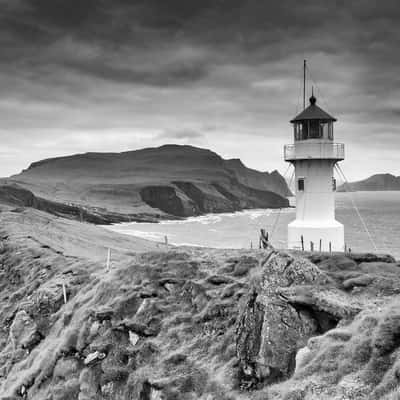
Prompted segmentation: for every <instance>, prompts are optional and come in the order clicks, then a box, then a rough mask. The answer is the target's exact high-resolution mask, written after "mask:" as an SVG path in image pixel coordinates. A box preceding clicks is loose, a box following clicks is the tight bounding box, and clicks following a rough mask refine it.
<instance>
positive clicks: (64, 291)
mask: <svg viewBox="0 0 400 400" xmlns="http://www.w3.org/2000/svg"><path fill="white" fill-rule="evenodd" d="M62 291H63V296H64V304H67V289H66V288H65V283H64V282H63V283H62Z"/></svg>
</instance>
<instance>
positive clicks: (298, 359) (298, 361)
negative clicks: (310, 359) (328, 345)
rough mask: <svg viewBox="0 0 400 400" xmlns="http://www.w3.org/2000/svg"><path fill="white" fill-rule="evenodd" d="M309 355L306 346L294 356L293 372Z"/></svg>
mask: <svg viewBox="0 0 400 400" xmlns="http://www.w3.org/2000/svg"><path fill="white" fill-rule="evenodd" d="M310 353H311V349H310V348H309V347H308V346H304V347H302V348H301V349H299V351H298V352H297V354H296V369H295V372H296V371H297V370H298V369H299V368H301V366H302V365H303V364H304V363H305V362H306V361H307V356H308V355H309V354H310Z"/></svg>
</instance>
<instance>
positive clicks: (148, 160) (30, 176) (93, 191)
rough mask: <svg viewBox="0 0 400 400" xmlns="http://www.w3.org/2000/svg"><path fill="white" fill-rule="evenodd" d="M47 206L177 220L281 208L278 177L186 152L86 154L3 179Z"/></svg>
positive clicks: (284, 190)
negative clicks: (203, 215)
mask: <svg viewBox="0 0 400 400" xmlns="http://www.w3.org/2000/svg"><path fill="white" fill-rule="evenodd" d="M7 182H8V183H16V184H18V185H21V186H22V187H24V188H26V189H28V190H30V191H32V192H33V193H34V194H35V195H37V196H40V197H41V198H44V199H48V200H51V201H56V202H61V203H64V204H65V203H66V204H71V203H72V204H74V205H79V206H82V207H87V208H92V209H93V208H95V209H104V210H106V211H107V212H113V213H120V214H129V215H131V216H132V215H137V214H140V215H141V216H143V215H149V216H151V215H154V214H161V215H163V214H164V215H172V216H178V217H185V216H191V215H199V214H203V213H207V212H229V211H236V210H241V209H245V208H278V207H287V206H288V201H287V199H286V198H285V196H287V195H289V194H290V191H289V189H288V187H287V184H286V182H285V180H284V179H283V177H282V176H281V175H280V174H279V173H278V172H277V171H274V172H272V173H271V174H270V173H268V172H259V171H255V170H252V169H249V168H247V167H245V166H244V165H243V164H242V163H241V161H240V160H224V159H222V158H221V157H220V156H219V155H217V154H216V153H213V152H211V151H209V150H205V149H200V148H196V147H192V146H178V145H165V146H162V147H158V148H148V149H143V150H137V151H129V152H123V153H86V154H77V155H72V156H67V157H59V158H51V159H46V160H42V161H38V162H35V163H33V164H31V165H30V166H29V168H27V169H26V170H24V171H22V172H21V173H20V174H18V175H14V176H12V177H10V178H9V179H7Z"/></svg>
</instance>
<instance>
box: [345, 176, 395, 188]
mask: <svg viewBox="0 0 400 400" xmlns="http://www.w3.org/2000/svg"><path fill="white" fill-rule="evenodd" d="M348 190H351V191H363V190H364V191H379V190H400V176H394V175H392V174H376V175H372V176H370V177H369V178H367V179H364V180H362V181H357V182H350V183H348V184H347V185H341V186H340V187H339V188H338V191H341V192H344V191H348Z"/></svg>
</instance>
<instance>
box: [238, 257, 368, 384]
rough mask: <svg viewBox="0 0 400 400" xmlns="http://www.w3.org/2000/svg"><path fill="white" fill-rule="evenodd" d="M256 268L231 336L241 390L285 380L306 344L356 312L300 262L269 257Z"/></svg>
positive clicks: (326, 280) (325, 279)
mask: <svg viewBox="0 0 400 400" xmlns="http://www.w3.org/2000/svg"><path fill="white" fill-rule="evenodd" d="M350 261H351V260H350ZM261 265H262V271H261V275H260V276H259V277H258V280H257V281H256V282H255V283H254V286H253V287H252V289H251V290H250V292H249V294H248V295H247V298H246V303H245V305H244V307H243V310H242V313H241V315H240V318H239V322H238V325H237V330H236V354H237V358H238V359H239V375H238V376H239V381H240V386H241V387H242V388H245V389H250V388H257V387H259V386H263V385H264V384H272V383H275V382H278V381H281V380H284V379H288V378H289V377H290V376H291V375H292V374H293V372H294V370H295V366H296V356H297V354H298V351H299V349H300V348H302V347H304V346H305V345H306V344H307V341H308V340H309V338H311V337H313V336H315V335H319V334H321V333H324V332H326V331H327V330H329V329H332V328H334V327H336V325H337V323H338V322H339V321H340V320H341V319H342V318H349V317H352V316H354V315H355V314H357V313H358V312H359V311H360V308H359V307H357V305H356V304H353V303H352V301H351V299H350V296H348V295H346V293H345V292H343V291H340V290H339V289H338V288H337V287H335V286H334V285H333V283H332V281H331V279H330V278H329V277H328V276H327V275H326V274H325V273H324V272H323V271H321V270H320V269H319V268H318V267H317V266H316V265H314V264H313V263H312V262H310V261H309V260H307V259H305V258H300V257H293V256H291V255H290V254H286V253H275V254H273V255H272V256H270V257H268V258H267V259H266V260H265V261H264V262H262V263H261Z"/></svg>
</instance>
